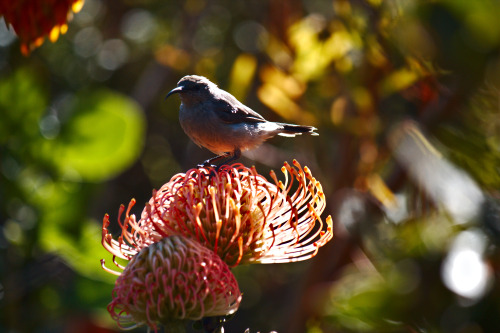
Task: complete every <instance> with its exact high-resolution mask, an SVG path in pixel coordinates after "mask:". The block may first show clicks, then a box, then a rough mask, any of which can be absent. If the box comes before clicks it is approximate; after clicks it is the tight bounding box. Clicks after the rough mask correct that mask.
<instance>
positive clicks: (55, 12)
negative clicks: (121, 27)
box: [0, 0, 83, 55]
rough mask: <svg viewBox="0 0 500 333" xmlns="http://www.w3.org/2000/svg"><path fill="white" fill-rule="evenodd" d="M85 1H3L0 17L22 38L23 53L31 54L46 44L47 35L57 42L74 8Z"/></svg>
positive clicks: (0, 5) (79, 7) (65, 29)
mask: <svg viewBox="0 0 500 333" xmlns="http://www.w3.org/2000/svg"><path fill="white" fill-rule="evenodd" d="M82 6H83V0H17V1H16V0H4V1H0V16H3V17H4V18H5V22H6V23H8V24H11V25H12V27H13V28H14V31H15V32H16V34H17V36H18V37H19V39H20V41H21V52H22V53H23V54H24V55H28V54H29V53H30V52H31V51H32V50H33V49H35V48H36V47H38V46H40V45H42V44H43V40H44V38H45V36H48V37H49V39H50V40H51V41H52V42H55V41H56V40H57V38H58V37H59V34H64V33H66V31H67V30H68V26H67V21H68V17H69V16H70V15H71V11H73V12H75V13H76V12H78V11H79V10H80V9H81V8H82Z"/></svg>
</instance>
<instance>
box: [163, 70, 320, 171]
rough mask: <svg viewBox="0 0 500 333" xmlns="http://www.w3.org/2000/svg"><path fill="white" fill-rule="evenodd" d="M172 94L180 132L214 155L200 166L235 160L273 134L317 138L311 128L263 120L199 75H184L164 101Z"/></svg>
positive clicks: (313, 128)
mask: <svg viewBox="0 0 500 333" xmlns="http://www.w3.org/2000/svg"><path fill="white" fill-rule="evenodd" d="M176 93H177V94H179V96H180V98H181V106H180V110H179V120H180V123H181V126H182V129H183V130H184V132H186V134H187V135H188V136H189V137H190V138H191V140H193V141H194V143H196V144H197V145H198V146H202V147H205V148H207V149H208V150H210V151H212V152H213V153H215V154H217V156H215V157H213V158H211V159H208V160H206V161H205V162H204V163H203V164H202V165H203V166H208V165H212V163H213V162H215V161H217V160H220V159H224V158H228V159H227V160H226V161H224V162H223V163H221V164H219V166H220V165H222V164H224V163H228V162H230V161H233V160H236V159H238V158H239V157H240V156H241V152H242V151H244V150H247V149H252V148H255V147H257V146H259V145H260V144H261V143H263V142H264V141H266V140H267V139H269V138H272V137H273V136H275V135H281V136H290V137H293V136H296V135H300V134H302V133H308V134H311V135H318V133H316V132H315V130H316V128H315V127H312V126H302V125H292V124H284V123H275V122H271V121H267V120H265V119H264V117H262V116H261V115H260V114H258V113H257V112H255V111H254V110H252V109H250V108H249V107H248V106H246V105H244V104H243V103H241V102H240V101H238V100H237V99H236V98H235V97H234V96H233V95H231V94H230V93H228V92H227V91H224V90H222V89H220V88H218V87H217V85H216V84H215V83H213V82H211V81H210V80H208V79H207V78H206V77H203V76H198V75H187V76H184V77H183V78H182V79H181V80H180V81H179V82H178V83H177V87H176V88H174V89H172V90H171V91H170V92H169V93H168V94H167V96H166V97H165V98H168V97H169V96H170V95H172V94H176Z"/></svg>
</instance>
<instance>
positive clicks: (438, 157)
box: [0, 0, 500, 333]
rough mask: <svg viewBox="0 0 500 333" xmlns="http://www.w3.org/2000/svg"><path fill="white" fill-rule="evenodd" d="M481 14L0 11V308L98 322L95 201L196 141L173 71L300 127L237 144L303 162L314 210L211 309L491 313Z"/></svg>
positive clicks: (440, 0) (30, 327) (494, 99)
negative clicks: (48, 33)
mask: <svg viewBox="0 0 500 333" xmlns="http://www.w3.org/2000/svg"><path fill="white" fill-rule="evenodd" d="M498 17H500V4H499V3H498V2H497V1H492V0H484V1H456V0H434V1H417V0H365V1H349V0H334V1H327V0H314V1H310V0H303V1H300V0H292V1H230V0H219V1H206V0H187V1H157V0H142V1H138V0H128V1H108V0H86V1H85V4H84V6H83V8H81V11H80V12H79V13H78V14H75V15H74V17H73V19H72V20H71V21H70V22H69V24H68V29H67V32H66V34H64V35H61V36H59V38H58V40H57V42H55V43H43V45H40V47H39V48H37V49H36V50H34V51H33V52H31V54H30V56H29V57H25V56H23V55H22V54H21V52H20V46H21V45H20V44H21V43H22V41H19V40H18V39H16V37H15V36H14V34H13V30H12V29H9V28H8V26H7V25H5V24H3V23H1V24H0V198H1V200H0V221H1V225H0V251H1V257H2V260H1V261H0V274H1V278H0V283H1V285H0V307H2V309H1V311H0V318H1V322H0V330H3V329H5V330H16V331H34V330H35V329H37V330H42V331H43V330H53V329H59V328H60V329H61V330H65V329H66V330H67V331H71V327H72V326H71V325H73V323H75V322H79V323H85V325H87V326H88V327H90V328H89V331H91V330H92V328H95V327H96V326H98V327H103V326H105V327H111V328H115V326H113V322H112V321H111V320H110V319H109V318H107V316H106V313H105V305H106V304H107V302H108V300H109V296H110V294H111V290H112V284H111V279H110V278H109V277H107V275H106V274H105V273H104V272H101V269H100V266H99V262H98V260H99V259H100V258H102V257H103V253H101V252H102V250H101V248H100V245H99V240H100V232H99V230H100V227H99V222H98V220H99V219H100V217H101V216H103V215H104V213H105V212H106V211H109V207H117V206H118V205H119V204H120V203H121V202H127V201H128V200H129V199H130V196H131V195H136V196H137V197H136V199H137V202H138V203H141V205H142V204H144V203H145V202H146V201H147V200H148V199H149V198H150V196H151V188H159V187H160V186H161V185H162V184H163V183H165V182H166V181H167V180H168V179H170V177H171V176H172V175H173V174H175V173H178V172H183V171H186V170H188V169H190V168H192V167H193V166H195V165H196V164H197V163H199V162H200V161H202V160H204V159H205V158H206V157H208V156H209V155H210V154H209V153H208V152H205V151H203V150H201V149H199V148H197V147H196V146H195V145H194V144H193V143H191V142H190V141H189V139H188V138H187V137H186V135H185V134H184V133H183V132H182V129H181V128H180V125H179V123H178V117H177V109H178V106H179V101H178V99H175V98H172V99H169V100H167V101H164V99H163V97H164V95H165V94H166V93H167V92H168V91H169V90H170V89H172V88H173V87H175V85H176V82H177V81H178V80H179V78H180V77H182V76H184V75H186V74H198V75H205V76H207V77H208V78H209V79H210V80H212V81H214V82H216V83H217V84H218V85H219V86H220V87H221V88H223V89H226V90H228V91H230V92H231V93H233V94H234V95H235V96H237V97H238V98H239V99H240V100H241V101H242V102H244V103H245V104H247V105H248V106H250V107H251V108H253V109H254V110H256V111H257V112H259V113H261V114H262V115H263V116H264V117H266V118H267V119H270V120H274V121H288V122H296V123H302V124H305V125H313V126H316V127H318V132H319V134H320V136H319V137H301V138H298V139H295V140H287V139H286V138H283V139H280V138H276V139H273V140H270V141H268V143H267V144H265V145H264V146H262V147H261V148H259V149H258V150H255V151H251V152H248V153H247V155H246V156H245V158H243V159H242V162H243V163H244V164H245V165H247V166H251V165H252V164H257V165H258V168H259V169H265V168H267V167H268V168H275V169H276V168H279V167H280V166H281V165H282V163H283V161H284V160H292V159H293V158H296V159H297V160H298V161H299V162H301V163H302V164H307V165H308V166H309V167H310V168H311V171H312V173H313V174H314V175H315V177H316V178H317V179H318V180H319V181H321V184H322V185H323V190H324V192H325V195H326V198H327V200H328V202H327V205H326V211H325V216H327V215H329V214H331V215H332V217H333V220H334V227H333V229H334V230H335V232H336V234H335V241H334V242H332V243H331V244H329V245H327V246H325V247H324V248H323V250H322V251H320V252H319V255H318V256H317V257H315V258H314V260H312V262H311V263H309V264H303V263H295V264H286V265H270V266H266V267H248V266H242V267H237V268H236V269H235V270H234V273H235V275H236V278H237V280H238V283H239V285H240V289H241V291H242V293H243V295H244V297H243V301H242V303H241V306H240V309H239V310H238V312H237V313H236V314H235V316H234V318H232V320H231V321H229V322H228V324H227V326H225V327H226V331H228V332H244V331H245V329H246V328H250V331H251V332H257V331H260V332H269V331H271V330H276V331H278V332H287V333H302V332H311V333H312V332H360V331H365V332H380V331H397V332H415V331H418V332H420V331H422V332H435V331H442V332H457V331H474V332H491V331H496V330H498V327H499V325H500V319H499V318H500V317H499V316H498V313H499V310H498V309H499V308H500V298H499V297H498V295H499V292H500V287H499V286H500V284H499V282H498V276H499V265H498V260H499V253H500V252H499V249H498V244H499V237H500V222H499V219H500V218H499V216H500V213H499V212H500V208H499V207H500V206H499V195H498V190H499V186H500V172H499V167H498V166H499V162H500V152H499V151H500V150H499V147H500V145H499V143H500V141H499V138H500V131H499V129H500V126H499V124H500V120H499V119H500V117H499V91H500V57H499V51H500V26H499V24H498ZM262 173H263V174H265V172H262ZM135 213H139V212H135ZM26 311H29V312H30V313H32V314H33V316H32V317H31V320H30V321H26V320H25V314H26ZM270 314H272V316H270ZM82 325H84V324H82Z"/></svg>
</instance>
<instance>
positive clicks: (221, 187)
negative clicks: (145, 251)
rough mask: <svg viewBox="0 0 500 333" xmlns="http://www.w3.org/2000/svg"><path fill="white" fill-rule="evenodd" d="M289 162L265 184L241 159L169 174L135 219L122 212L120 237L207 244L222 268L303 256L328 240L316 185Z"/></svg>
mask: <svg viewBox="0 0 500 333" xmlns="http://www.w3.org/2000/svg"><path fill="white" fill-rule="evenodd" d="M293 164H294V167H292V166H291V165H289V164H288V163H285V164H284V166H283V168H282V172H283V174H284V175H285V183H283V182H281V181H279V180H278V179H277V177H276V175H275V174H274V172H271V177H272V179H273V181H274V183H271V182H269V181H268V180H267V179H266V178H265V177H263V176H262V175H259V174H258V173H257V171H256V170H255V168H254V167H252V168H247V167H245V166H243V165H242V164H235V165H233V166H223V167H221V168H220V170H219V171H217V172H215V171H214V170H213V169H206V168H198V169H191V170H189V171H188V172H187V173H185V174H184V173H180V174H177V175H175V176H174V177H173V178H172V179H171V180H170V181H169V182H168V183H166V184H165V185H163V186H162V187H161V188H160V190H158V191H154V192H153V197H152V198H151V200H150V201H149V203H147V204H146V207H145V208H144V210H143V212H142V215H141V219H140V220H139V221H136V219H135V216H133V215H132V216H129V215H128V214H127V216H126V218H125V221H124V223H123V224H122V237H123V238H125V239H126V240H127V242H129V243H130V242H133V243H134V244H136V246H137V247H138V248H139V249H140V248H142V247H146V246H148V245H150V244H152V243H154V242H158V241H159V240H161V239H162V238H164V237H167V236H171V235H183V236H185V237H187V238H190V239H195V240H196V241H198V242H199V243H201V244H203V245H204V246H206V247H208V248H210V249H213V251H214V252H216V253H217V254H218V255H219V256H220V257H221V258H222V259H223V260H224V261H225V262H226V263H227V264H228V265H230V266H235V265H238V264H240V263H251V262H258V263H275V262H291V261H299V260H305V259H308V258H310V257H312V256H314V255H315V254H316V253H317V251H318V249H319V247H321V246H323V245H324V244H325V243H326V242H328V241H329V240H330V239H331V238H332V236H333V234H332V221H331V217H330V216H329V217H328V218H327V219H326V221H323V220H322V219H321V217H320V215H321V213H322V212H323V210H324V208H325V196H324V194H323V191H322V188H321V184H320V183H319V182H318V181H317V180H316V179H315V178H313V177H312V175H311V173H310V171H309V169H308V168H307V167H305V168H304V169H303V168H302V167H301V166H300V164H299V163H298V162H297V161H294V163H293ZM131 204H132V205H133V203H131ZM123 210H124V208H122V212H123ZM325 222H326V223H325ZM123 238H122V241H121V244H122V245H124V243H123ZM103 239H104V238H103ZM127 251H128V250H127V248H126V247H123V253H124V254H125V255H126V254H127Z"/></svg>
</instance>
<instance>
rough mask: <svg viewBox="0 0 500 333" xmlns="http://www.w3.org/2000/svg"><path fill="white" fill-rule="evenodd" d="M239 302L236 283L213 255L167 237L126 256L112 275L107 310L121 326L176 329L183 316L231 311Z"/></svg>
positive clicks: (185, 240)
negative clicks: (115, 276) (120, 269)
mask: <svg viewBox="0 0 500 333" xmlns="http://www.w3.org/2000/svg"><path fill="white" fill-rule="evenodd" d="M117 254H118V255H119V253H117ZM125 258H126V257H125ZM240 301H241V293H240V290H239V288H238V283H237V282H236V279H235V277H234V275H233V274H232V273H231V271H230V270H229V267H228V266H227V265H226V264H225V263H224V262H223V261H222V260H221V259H220V258H219V257H218V256H217V254H215V253H214V252H213V251H211V250H209V249H207V248H205V247H204V246H202V245H201V244H199V243H197V242H196V241H194V240H190V239H188V238H185V237H182V236H171V237H166V238H163V239H161V240H160V241H159V242H156V243H154V244H151V245H150V246H148V247H145V248H143V249H142V250H140V252H139V253H137V254H136V255H135V256H133V257H132V259H131V260H130V262H129V263H128V265H127V267H126V268H125V269H124V271H123V272H122V273H121V274H120V275H119V277H118V279H117V280H116V284H115V287H114V289H113V300H112V302H111V303H110V304H109V305H108V311H109V312H110V313H111V316H112V318H113V319H114V320H116V321H117V323H118V324H119V326H120V327H122V328H133V327H136V326H140V325H142V324H146V325H148V326H149V327H151V328H152V329H154V330H156V329H157V324H158V323H160V324H163V325H165V327H168V331H169V332H175V331H176V330H178V331H180V332H182V331H183V329H182V327H183V326H184V321H185V320H199V319H201V318H203V317H207V316H220V315H229V314H232V313H233V312H235V311H236V310H237V309H238V306H239V304H240Z"/></svg>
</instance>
